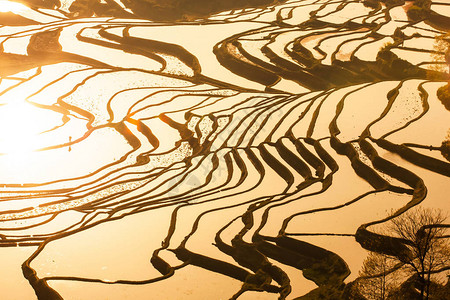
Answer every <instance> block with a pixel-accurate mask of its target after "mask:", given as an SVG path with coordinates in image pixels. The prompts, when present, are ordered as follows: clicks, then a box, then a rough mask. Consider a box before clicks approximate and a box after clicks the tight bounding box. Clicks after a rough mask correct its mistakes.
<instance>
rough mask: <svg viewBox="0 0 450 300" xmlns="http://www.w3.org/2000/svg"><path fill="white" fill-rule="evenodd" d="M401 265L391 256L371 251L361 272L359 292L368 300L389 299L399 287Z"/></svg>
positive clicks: (358, 282) (358, 283) (358, 285)
mask: <svg viewBox="0 0 450 300" xmlns="http://www.w3.org/2000/svg"><path fill="white" fill-rule="evenodd" d="M399 265H401V264H399V262H398V260H396V259H394V258H393V257H391V256H388V255H385V254H380V253H376V252H370V253H369V255H368V256H367V258H366V259H365V260H364V262H363V266H362V269H361V271H360V272H359V278H358V280H357V289H358V291H359V293H360V294H361V295H362V296H364V297H365V298H366V299H368V300H384V299H388V295H389V294H390V293H391V292H392V291H393V290H395V289H396V288H398V287H399V282H400V278H399Z"/></svg>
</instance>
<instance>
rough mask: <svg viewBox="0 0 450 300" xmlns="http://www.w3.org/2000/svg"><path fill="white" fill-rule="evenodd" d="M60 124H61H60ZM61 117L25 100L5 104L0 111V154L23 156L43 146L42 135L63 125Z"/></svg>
mask: <svg viewBox="0 0 450 300" xmlns="http://www.w3.org/2000/svg"><path fill="white" fill-rule="evenodd" d="M58 123H59V124H58ZM61 124H62V122H61V117H60V116H57V117H56V118H55V114H54V113H53V112H52V111H49V110H46V109H41V108H38V107H36V106H34V105H33V104H31V103H29V102H26V101H24V100H19V101H13V102H10V103H8V104H5V105H4V106H3V107H1V109H0V126H1V128H3V130H2V131H1V132H0V141H1V144H0V153H3V154H7V155H13V156H14V155H22V154H26V153H29V152H31V151H34V150H37V149H39V148H40V145H42V139H41V138H40V135H41V134H42V133H43V132H45V131H47V130H49V129H51V128H52V127H55V126H57V125H61Z"/></svg>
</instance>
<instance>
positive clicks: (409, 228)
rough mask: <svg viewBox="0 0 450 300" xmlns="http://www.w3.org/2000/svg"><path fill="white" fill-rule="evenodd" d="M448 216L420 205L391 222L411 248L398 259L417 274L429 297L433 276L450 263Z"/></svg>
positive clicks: (396, 231)
mask: <svg viewBox="0 0 450 300" xmlns="http://www.w3.org/2000/svg"><path fill="white" fill-rule="evenodd" d="M445 220H446V216H444V215H443V214H442V212H441V211H440V210H433V209H422V208H418V209H414V210H410V211H407V212H406V213H404V214H403V215H401V216H399V217H397V218H393V219H392V221H391V222H390V226H389V229H390V231H391V232H392V233H394V234H396V235H397V236H398V237H400V238H402V239H403V240H404V242H405V244H406V245H407V246H408V248H409V250H410V251H409V253H408V255H404V256H399V257H397V259H398V260H399V261H400V262H401V263H403V264H404V265H405V266H406V267H407V270H408V271H409V272H410V273H411V274H413V275H416V276H417V278H418V284H419V285H418V288H419V291H420V296H421V298H422V299H428V298H429V294H430V286H431V282H432V276H434V275H435V274H439V273H440V272H441V271H443V270H446V269H448V268H449V267H450V260H449V256H450V244H449V241H448V236H446V235H445V234H446V229H447V228H448V225H445V224H444V222H445Z"/></svg>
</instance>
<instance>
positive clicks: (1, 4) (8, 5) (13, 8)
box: [0, 0, 28, 13]
mask: <svg viewBox="0 0 450 300" xmlns="http://www.w3.org/2000/svg"><path fill="white" fill-rule="evenodd" d="M27 9H28V7H26V6H25V5H23V4H20V3H16V2H12V1H6V0H0V12H12V13H18V12H21V11H24V10H27Z"/></svg>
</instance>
